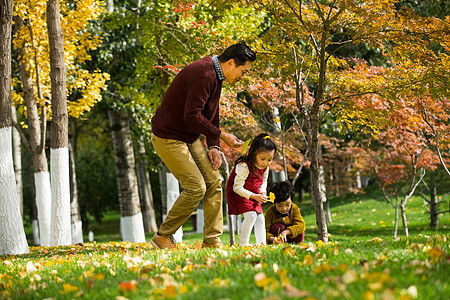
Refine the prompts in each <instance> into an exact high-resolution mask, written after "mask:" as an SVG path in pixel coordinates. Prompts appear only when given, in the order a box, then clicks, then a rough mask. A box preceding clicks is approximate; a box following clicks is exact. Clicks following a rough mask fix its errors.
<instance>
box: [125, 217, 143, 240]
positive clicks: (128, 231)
mask: <svg viewBox="0 0 450 300" xmlns="http://www.w3.org/2000/svg"><path fill="white" fill-rule="evenodd" d="M136 228H142V229H143V228H144V222H143V220H142V213H141V212H139V213H138V214H136V215H134V216H126V217H122V216H121V217H120V232H121V234H122V236H123V237H124V240H125V241H130V242H133V243H145V233H144V230H136Z"/></svg>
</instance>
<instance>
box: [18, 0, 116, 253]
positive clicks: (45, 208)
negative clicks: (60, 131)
mask: <svg viewBox="0 0 450 300" xmlns="http://www.w3.org/2000/svg"><path fill="white" fill-rule="evenodd" d="M46 4H47V2H46V1H41V0H24V1H16V2H15V3H14V22H15V25H14V26H15V28H14V36H13V46H14V49H15V50H16V53H17V61H18V64H19V70H20V76H19V77H16V78H14V79H13V81H14V84H13V87H14V89H13V94H12V97H13V100H14V103H15V105H16V106H17V108H18V111H19V112H21V113H22V114H23V115H24V116H26V118H27V122H24V123H23V124H22V126H18V125H16V128H19V129H20V131H21V132H22V133H21V136H22V139H23V141H24V144H25V145H26V146H27V148H28V149H29V151H30V152H31V154H32V161H33V166H34V179H35V187H36V203H37V208H38V220H39V230H40V241H41V245H45V246H48V245H50V234H51V228H50V224H51V216H50V208H51V200H50V199H51V188H50V175H49V172H48V167H47V158H46V156H45V151H44V149H45V134H46V123H47V120H48V119H51V117H52V114H51V110H50V109H49V108H50V107H51V105H50V101H51V88H50V86H51V84H50V59H49V57H50V55H49V40H48V33H47V23H46ZM102 9H103V6H102V3H100V2H98V1H96V0H86V1H79V2H76V3H72V2H62V3H61V9H60V11H61V15H62V16H63V18H62V23H61V27H62V33H63V35H64V52H65V56H64V60H65V68H66V69H67V82H66V95H67V99H66V101H67V109H68V113H69V115H70V116H73V117H79V116H80V115H81V114H82V113H84V112H85V111H87V110H89V109H90V108H91V107H92V106H93V105H94V104H95V103H96V102H98V101H100V99H101V90H102V89H103V88H104V87H105V82H106V80H107V78H108V74H106V73H101V72H99V71H94V72H89V71H87V70H86V69H85V68H84V64H85V63H86V62H87V61H88V60H89V59H90V56H89V51H90V50H92V49H95V48H96V47H97V46H98V44H99V43H100V41H101V39H100V37H99V36H96V35H93V34H91V33H90V32H89V31H88V30H87V29H88V26H89V22H90V21H91V20H94V19H96V18H98V17H99V15H100V13H101V12H102ZM25 129H26V130H27V131H28V136H29V138H28V139H27V138H26V134H25V132H24V131H25Z"/></svg>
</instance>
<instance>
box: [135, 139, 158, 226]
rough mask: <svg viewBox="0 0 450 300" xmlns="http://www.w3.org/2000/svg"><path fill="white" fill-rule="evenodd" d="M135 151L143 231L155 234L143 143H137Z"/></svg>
mask: <svg viewBox="0 0 450 300" xmlns="http://www.w3.org/2000/svg"><path fill="white" fill-rule="evenodd" d="M137 150H138V151H137V153H138V155H137V160H136V175H137V180H138V187H139V198H140V203H141V210H142V217H143V221H144V230H145V232H156V231H157V230H158V226H157V225H156V216H155V208H154V206H153V194H152V185H151V183H150V177H149V176H148V172H147V168H146V167H145V147H144V143H143V141H141V140H140V141H138V143H137Z"/></svg>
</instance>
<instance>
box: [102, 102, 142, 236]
mask: <svg viewBox="0 0 450 300" xmlns="http://www.w3.org/2000/svg"><path fill="white" fill-rule="evenodd" d="M108 117H109V124H110V129H111V137H112V142H113V148H114V158H115V161H116V175H117V188H118V192H119V205H120V234H121V236H122V239H123V240H124V241H130V242H136V243H144V242H145V233H144V225H143V221H142V213H141V206H140V204H139V192H138V185H137V179H136V172H135V162H134V151H133V142H132V140H131V131H130V122H129V119H128V115H127V114H126V113H125V112H121V111H114V110H112V109H109V110H108Z"/></svg>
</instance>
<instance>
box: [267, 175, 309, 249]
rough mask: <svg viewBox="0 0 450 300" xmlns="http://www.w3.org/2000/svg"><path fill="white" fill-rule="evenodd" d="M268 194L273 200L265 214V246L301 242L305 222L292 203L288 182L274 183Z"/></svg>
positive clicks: (291, 193) (292, 196)
mask: <svg viewBox="0 0 450 300" xmlns="http://www.w3.org/2000/svg"><path fill="white" fill-rule="evenodd" d="M268 194H269V198H270V197H271V196H272V197H275V199H273V202H274V203H273V205H272V206H271V207H269V208H268V209H267V211H266V214H265V221H266V240H267V244H279V243H294V244H298V243H301V242H303V240H304V238H305V221H304V220H303V217H302V215H301V214H300V209H299V208H298V206H297V205H296V204H294V203H292V200H293V199H294V188H293V187H292V185H291V184H290V183H289V182H288V181H280V182H275V183H273V184H272V185H271V186H270V187H269V189H268ZM271 194H273V195H271Z"/></svg>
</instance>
